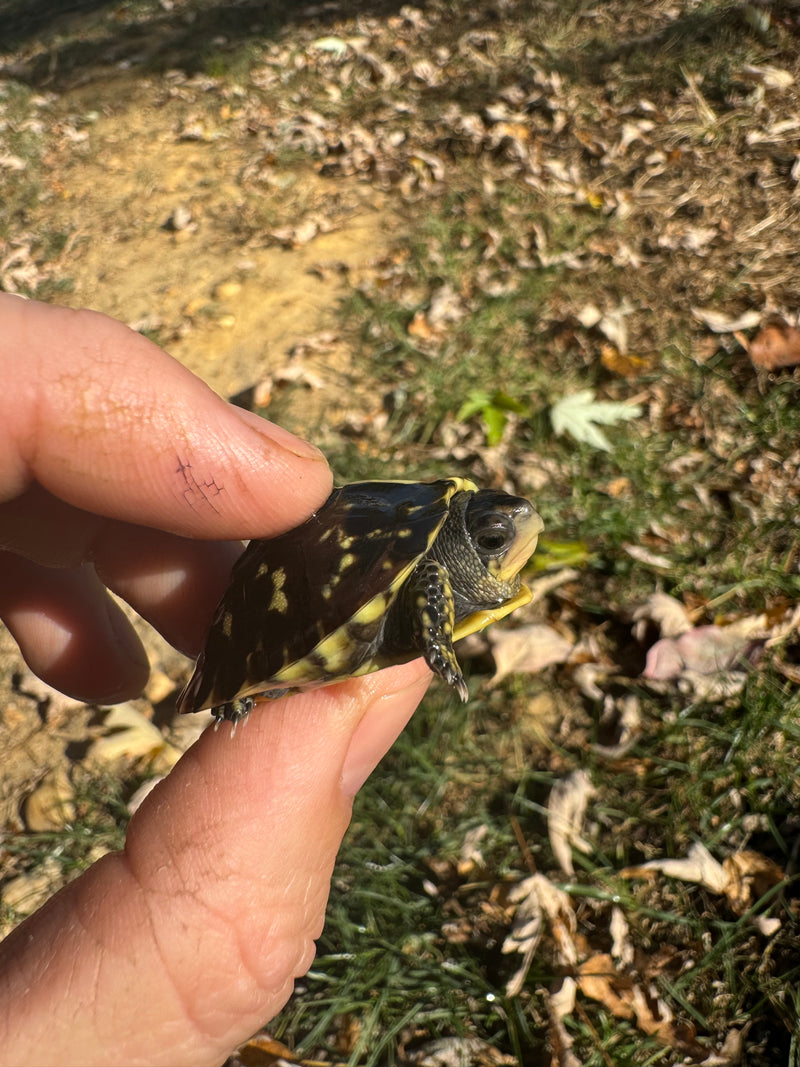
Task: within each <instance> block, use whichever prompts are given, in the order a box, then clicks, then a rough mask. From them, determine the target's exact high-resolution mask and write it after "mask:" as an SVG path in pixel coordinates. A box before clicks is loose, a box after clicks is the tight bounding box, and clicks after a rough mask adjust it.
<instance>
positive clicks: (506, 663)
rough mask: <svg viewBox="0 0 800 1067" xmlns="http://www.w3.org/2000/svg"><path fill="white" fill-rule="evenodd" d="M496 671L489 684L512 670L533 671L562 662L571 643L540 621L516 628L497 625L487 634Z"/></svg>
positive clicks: (497, 680) (494, 683)
mask: <svg viewBox="0 0 800 1067" xmlns="http://www.w3.org/2000/svg"><path fill="white" fill-rule="evenodd" d="M487 638H488V641H489V644H490V646H491V649H492V655H493V656H494V662H495V671H494V674H493V675H492V678H491V680H490V683H489V684H490V685H497V684H498V682H500V681H501V680H502V679H503V678H505V677H506V676H507V675H509V674H511V673H513V672H514V671H522V672H524V673H526V674H535V673H536V672H537V671H541V670H544V668H545V667H549V666H550V665H551V664H553V663H565V662H566V660H567V659H569V655H570V653H571V652H572V649H573V642H572V641H569V640H567V638H566V637H562V635H561V634H560V633H559V632H558V631H557V630H554V629H553V627H552V626H546V625H544V624H543V623H530V624H529V625H527V626H519V627H517V629H516V630H505V629H503V628H502V627H497V628H495V629H494V630H490V631H488V633H487Z"/></svg>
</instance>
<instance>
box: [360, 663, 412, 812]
mask: <svg viewBox="0 0 800 1067" xmlns="http://www.w3.org/2000/svg"><path fill="white" fill-rule="evenodd" d="M430 680H431V675H430V674H425V675H423V676H421V677H418V678H417V679H416V680H415V681H414V682H412V683H411V685H408V686H404V687H403V688H402V689H396V690H395V691H394V692H391V693H387V694H386V695H385V696H382V697H379V698H378V699H377V700H375V701H374V703H373V704H372V705H371V706H370V707H369V708H368V710H367V711H366V713H365V714H364V717H363V718H362V719H361V722H360V723H359V724H358V726H357V727H356V729H355V732H354V733H353V736H352V738H351V739H350V746H349V748H348V749H347V755H346V756H345V758H344V762H343V764H342V776H341V782H340V784H341V789H342V793H343V794H344V795H345V796H346V797H354V796H355V795H356V793H357V792H358V791H359V789H360V788H361V786H362V785H363V784H364V782H366V780H367V778H369V776H370V774H372V772H373V771H374V770H375V768H376V767H377V765H378V764H379V763H380V761H381V760H382V759H383V757H384V756H385V755H386V753H387V752H388V751H389V749H390V748H391V747H392V745H393V744H394V742H395V740H396V739H397V737H398V735H399V734H400V733H401V731H402V729H403V727H404V726H405V725H406V723H407V722H408V720H409V719H410V718H411V716H412V715H413V714H414V711H415V709H416V707H417V705H418V704H419V702H420V700H422V698H423V696H424V695H425V690H426V689H427V688H428V685H429V683H430Z"/></svg>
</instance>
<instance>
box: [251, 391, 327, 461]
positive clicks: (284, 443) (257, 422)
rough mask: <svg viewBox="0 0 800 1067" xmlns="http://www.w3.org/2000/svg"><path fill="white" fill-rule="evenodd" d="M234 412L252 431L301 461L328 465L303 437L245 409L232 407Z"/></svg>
mask: <svg viewBox="0 0 800 1067" xmlns="http://www.w3.org/2000/svg"><path fill="white" fill-rule="evenodd" d="M232 406H233V410H234V411H235V412H236V414H237V416H238V417H239V418H240V419H241V420H242V421H243V422H246V423H247V425H248V426H249V428H250V429H251V430H255V431H256V433H258V434H260V435H261V436H262V437H264V438H265V439H266V440H267V441H269V442H270V443H271V444H274V445H278V446H279V447H280V448H283V449H285V451H287V452H291V453H292V455H293V456H297V457H298V458H299V459H313V460H316V461H317V462H320V461H321V462H323V463H326V462H327V460H326V459H325V456H324V455H323V454H322V452H320V450H319V449H318V448H317V447H316V445H312V444H311V443H310V441H304V440H303V438H302V437H296V436H295V435H294V434H293V433H290V432H289V431H288V430H284V428H283V427H282V426H278V425H277V424H276V423H274V422H269V420H268V419H262V418H261V417H260V416H259V415H256V414H254V412H252V411H246V410H245V409H244V408H240V407H237V406H236V405H235V404H234V405H232Z"/></svg>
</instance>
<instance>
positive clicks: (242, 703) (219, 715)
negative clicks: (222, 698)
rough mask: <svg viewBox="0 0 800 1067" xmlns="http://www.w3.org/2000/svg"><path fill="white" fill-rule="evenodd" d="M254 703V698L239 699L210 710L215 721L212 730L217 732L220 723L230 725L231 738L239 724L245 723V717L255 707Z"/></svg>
mask: <svg viewBox="0 0 800 1067" xmlns="http://www.w3.org/2000/svg"><path fill="white" fill-rule="evenodd" d="M255 703H256V702H255V698H254V697H239V699H238V700H229V701H228V703H227V704H218V705H217V707H216V708H212V709H211V714H212V715H213V716H214V718H215V720H216V722H215V723H214V729H215V730H218V729H219V724H220V723H221V722H226V721H227V722H229V723H232V724H233V728H232V729H231V737H233V735H234V734H235V733H236V727H237V726H238V725H239V723H240V722H242V723H244V722H247V716H248V715H249V714H250V712H251V711H252V710H253V708H254V707H255Z"/></svg>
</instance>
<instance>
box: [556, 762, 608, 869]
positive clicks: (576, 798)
mask: <svg viewBox="0 0 800 1067" xmlns="http://www.w3.org/2000/svg"><path fill="white" fill-rule="evenodd" d="M596 792H597V790H596V789H595V788H594V786H593V785H592V780H591V778H590V777H589V775H588V773H587V772H586V771H584V770H577V771H573V772H572V774H570V775H569V777H568V778H563V779H562V780H561V781H558V782H556V783H555V785H554V786H553V788H552V789H551V790H550V796H549V798H548V801H547V832H548V835H549V837H550V847H551V848H552V849H553V855H554V856H555V858H556V862H557V863H558V865H559V867H560V868H561V870H562V871H564V873H565V874H568V875H569V876H570V877H571V876H572V875H573V874H574V873H575V867H574V866H573V863H572V849H573V848H577V849H579V850H580V851H581V852H590V851H591V845H590V844H589V842H588V841H586V840H584V838H583V837H581V827H582V825H583V819H584V816H585V814H586V808H587V806H588V804H589V801H590V800H591V798H592V797H593V796H594V795H595V794H596Z"/></svg>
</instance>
